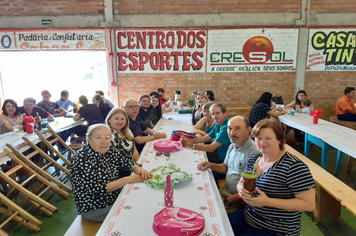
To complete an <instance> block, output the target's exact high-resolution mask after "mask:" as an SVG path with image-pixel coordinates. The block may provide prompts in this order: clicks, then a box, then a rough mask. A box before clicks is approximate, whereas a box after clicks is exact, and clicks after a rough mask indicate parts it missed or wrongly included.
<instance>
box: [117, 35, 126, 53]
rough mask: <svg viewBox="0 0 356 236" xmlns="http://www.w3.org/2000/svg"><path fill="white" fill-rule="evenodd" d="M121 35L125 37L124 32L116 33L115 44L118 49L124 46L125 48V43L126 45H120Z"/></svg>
mask: <svg viewBox="0 0 356 236" xmlns="http://www.w3.org/2000/svg"><path fill="white" fill-rule="evenodd" d="M121 37H124V38H126V32H119V33H118V34H117V45H118V47H119V48H120V49H124V48H127V45H126V46H122V44H121Z"/></svg>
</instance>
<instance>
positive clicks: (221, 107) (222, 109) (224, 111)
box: [210, 102, 227, 113]
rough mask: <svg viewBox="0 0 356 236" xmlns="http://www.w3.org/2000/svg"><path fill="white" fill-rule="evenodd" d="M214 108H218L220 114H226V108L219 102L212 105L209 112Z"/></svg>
mask: <svg viewBox="0 0 356 236" xmlns="http://www.w3.org/2000/svg"><path fill="white" fill-rule="evenodd" d="M214 107H220V110H221V112H222V113H226V111H227V109H226V106H225V105H224V104H222V103H220V102H218V103H214V104H213V105H212V106H211V107H210V112H211V111H212V110H213V108H214Z"/></svg>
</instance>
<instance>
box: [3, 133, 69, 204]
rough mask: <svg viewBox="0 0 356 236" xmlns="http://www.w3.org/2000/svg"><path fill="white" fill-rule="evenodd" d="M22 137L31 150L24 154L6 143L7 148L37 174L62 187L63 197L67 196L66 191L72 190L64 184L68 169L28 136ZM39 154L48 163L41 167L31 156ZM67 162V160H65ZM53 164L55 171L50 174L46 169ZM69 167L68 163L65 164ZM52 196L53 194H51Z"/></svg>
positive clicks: (67, 177)
mask: <svg viewBox="0 0 356 236" xmlns="http://www.w3.org/2000/svg"><path fill="white" fill-rule="evenodd" d="M22 139H23V140H24V141H25V143H26V144H27V145H29V146H30V147H31V148H32V150H33V151H28V154H27V155H25V154H23V153H21V152H20V151H18V150H17V149H16V148H14V147H13V146H11V145H10V144H6V146H7V147H8V148H10V149H11V151H12V152H13V154H15V155H16V156H17V157H18V158H19V159H20V160H21V161H22V162H24V163H25V164H26V165H27V166H29V167H31V168H32V169H33V170H34V171H36V172H37V173H38V174H40V175H41V176H43V177H44V178H46V179H47V180H48V181H50V182H53V183H54V184H56V185H57V186H58V187H59V188H61V190H62V189H63V190H64V191H66V192H65V193H66V194H64V195H63V196H65V197H64V198H65V199H67V198H68V195H69V194H68V192H72V188H71V187H69V186H68V185H66V183H67V182H68V180H69V169H67V168H65V167H64V166H62V165H61V164H59V163H58V162H57V161H56V160H54V159H53V158H52V157H50V156H49V155H47V154H46V153H45V152H44V151H43V150H42V149H41V148H39V147H38V146H37V145H36V144H34V143H32V142H31V141H30V140H29V139H28V138H26V137H22ZM37 154H40V155H41V157H43V158H44V159H45V160H46V161H47V162H48V163H47V164H45V165H43V166H42V167H39V166H38V165H37V164H35V163H34V162H33V161H32V157H33V156H35V155H37ZM66 161H67V162H66V163H65V164H67V163H68V162H69V161H68V160H66ZM51 166H53V167H54V168H55V171H53V173H52V174H50V173H49V172H48V171H47V170H48V168H49V167H51ZM67 166H68V168H69V164H68V165H67ZM53 196H54V194H53ZM53 196H52V197H53Z"/></svg>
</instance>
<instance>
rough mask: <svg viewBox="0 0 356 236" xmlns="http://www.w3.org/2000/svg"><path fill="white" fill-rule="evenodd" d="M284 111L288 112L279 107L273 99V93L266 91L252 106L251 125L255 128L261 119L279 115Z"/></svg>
mask: <svg viewBox="0 0 356 236" xmlns="http://www.w3.org/2000/svg"><path fill="white" fill-rule="evenodd" d="M277 111H279V112H277ZM284 113H286V111H285V110H283V109H281V108H277V107H276V104H275V103H274V102H273V101H272V93H270V92H264V93H263V94H262V95H261V97H260V98H259V99H258V100H257V102H256V103H255V104H254V105H253V106H252V109H251V113H250V124H251V127H252V128H253V127H254V126H255V124H256V123H257V122H259V121H260V120H263V119H266V118H269V117H270V116H273V117H278V116H280V115H283V114H284Z"/></svg>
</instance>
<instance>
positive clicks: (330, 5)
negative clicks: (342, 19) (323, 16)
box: [310, 0, 356, 24]
mask: <svg viewBox="0 0 356 236" xmlns="http://www.w3.org/2000/svg"><path fill="white" fill-rule="evenodd" d="M347 12H356V1H354V0H312V1H311V2H310V13H347ZM350 24H353V23H350Z"/></svg>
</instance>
